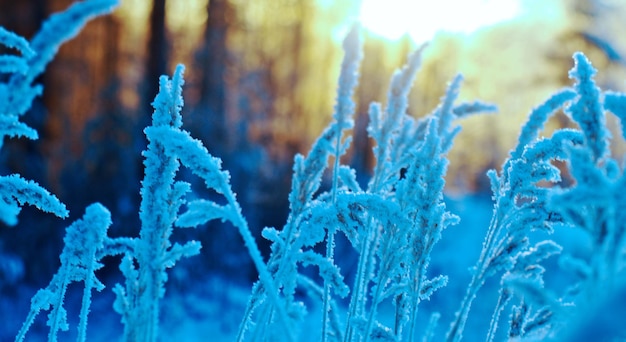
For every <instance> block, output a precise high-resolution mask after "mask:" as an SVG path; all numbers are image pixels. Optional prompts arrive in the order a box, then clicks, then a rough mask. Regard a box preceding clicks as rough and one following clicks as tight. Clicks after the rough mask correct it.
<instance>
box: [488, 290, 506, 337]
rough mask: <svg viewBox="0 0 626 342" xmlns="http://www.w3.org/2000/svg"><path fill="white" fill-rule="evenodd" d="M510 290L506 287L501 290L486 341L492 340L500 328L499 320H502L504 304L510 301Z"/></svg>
mask: <svg viewBox="0 0 626 342" xmlns="http://www.w3.org/2000/svg"><path fill="white" fill-rule="evenodd" d="M507 293H508V290H507V289H506V288H502V290H501V291H500V295H499V296H498V302H497V303H496V308H495V309H494V311H493V317H492V318H491V323H489V331H488V332H487V338H486V339H485V341H487V342H492V341H493V339H494V338H495V337H496V331H497V330H498V322H499V321H500V315H502V311H503V310H504V306H505V305H506V304H507V303H508V302H509V296H508V295H507Z"/></svg>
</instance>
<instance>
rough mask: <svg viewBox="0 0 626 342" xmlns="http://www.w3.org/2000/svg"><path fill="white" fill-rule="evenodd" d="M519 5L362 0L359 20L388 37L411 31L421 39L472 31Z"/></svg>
mask: <svg viewBox="0 0 626 342" xmlns="http://www.w3.org/2000/svg"><path fill="white" fill-rule="evenodd" d="M520 7H521V5H520V0H363V2H362V5H361V13H360V16H359V20H360V22H361V24H362V25H363V26H365V28H367V29H368V30H370V31H372V32H373V33H375V34H378V35H381V36H383V37H385V38H388V39H397V38H399V37H400V36H402V35H403V34H405V33H408V34H409V35H410V36H411V38H413V40H414V41H415V42H417V43H422V42H425V41H428V40H430V39H431V38H432V37H433V36H434V35H435V33H436V32H437V31H441V30H443V31H452V32H461V33H470V32H472V31H475V30H476V29H478V28H480V27H483V26H488V25H492V24H495V23H498V22H501V21H504V20H508V19H511V18H513V17H515V16H516V15H518V14H519V13H520V11H521V8H520Z"/></svg>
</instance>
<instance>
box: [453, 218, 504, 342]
mask: <svg viewBox="0 0 626 342" xmlns="http://www.w3.org/2000/svg"><path fill="white" fill-rule="evenodd" d="M497 208H498V206H496V209H497ZM498 216H499V213H498V212H496V213H494V216H493V217H492V219H491V223H490V224H489V230H488V233H487V237H486V238H485V242H484V245H483V250H482V252H481V253H480V258H479V259H478V263H477V265H476V267H475V271H474V274H473V275H472V280H471V281H470V284H469V286H468V287H467V292H466V293H465V297H464V298H463V301H462V302H461V309H460V310H459V311H458V312H457V314H456V316H455V319H454V321H453V323H452V325H451V326H450V331H448V335H447V336H446V341H449V342H451V341H454V342H456V341H460V340H461V339H462V338H463V330H464V329H465V323H466V321H467V317H468V316H469V311H470V309H471V307H472V303H473V301H474V299H475V298H476V293H478V290H479V289H480V288H481V287H482V286H483V284H484V283H485V274H486V269H487V268H488V267H489V265H488V260H489V259H488V258H489V255H490V254H491V250H492V246H493V244H494V240H495V237H496V236H497V235H498V233H499V224H498V222H499V220H498Z"/></svg>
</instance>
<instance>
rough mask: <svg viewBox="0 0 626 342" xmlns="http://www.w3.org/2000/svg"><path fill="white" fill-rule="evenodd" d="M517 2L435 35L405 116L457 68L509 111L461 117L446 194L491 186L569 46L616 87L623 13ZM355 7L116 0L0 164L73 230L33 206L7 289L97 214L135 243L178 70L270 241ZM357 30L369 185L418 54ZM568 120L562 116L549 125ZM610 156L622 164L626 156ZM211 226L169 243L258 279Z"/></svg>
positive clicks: (358, 162) (54, 75)
mask: <svg viewBox="0 0 626 342" xmlns="http://www.w3.org/2000/svg"><path fill="white" fill-rule="evenodd" d="M71 3H72V1H71V0H20V1H15V0H0V25H2V26H4V27H5V28H7V29H9V30H11V31H14V32H16V33H18V34H20V35H23V36H25V37H26V38H30V37H31V36H32V35H33V34H34V32H36V30H37V29H38V28H39V26H40V25H41V23H42V22H43V21H44V20H45V18H47V17H48V15H49V14H50V13H53V12H56V11H60V10H63V9H65V8H66V7H67V6H69V5H70V4H71ZM522 3H523V4H524V11H522V12H521V13H520V14H519V15H518V16H517V17H515V18H513V19H511V20H508V21H506V22H502V23H499V24H497V25H493V26H489V27H483V28H481V29H479V30H477V31H475V32H474V33H472V34H455V33H447V32H440V33H438V34H437V35H435V36H434V37H433V39H432V40H431V42H430V46H429V47H428V49H427V50H426V52H425V61H424V65H423V67H422V70H421V71H420V72H419V74H418V78H417V81H416V83H415V86H414V89H413V92H412V95H411V103H410V108H409V112H410V113H411V114H412V115H415V116H421V115H424V114H426V113H428V112H430V111H432V110H433V109H434V108H435V106H436V105H437V104H438V102H439V98H440V97H441V96H442V95H443V92H444V89H445V87H446V85H447V83H448V81H450V80H451V79H452V77H453V76H454V75H455V74H456V73H462V74H463V75H464V77H465V82H464V85H463V88H462V92H461V99H463V100H473V99H480V100H484V101H487V102H491V103H495V104H497V105H498V106H499V108H500V111H499V113H498V114H496V115H489V116H483V117H476V118H470V119H467V120H465V121H464V122H463V126H464V129H463V132H462V133H461V135H460V136H459V138H458V141H457V144H456V146H455V147H454V149H453V151H452V153H451V164H450V170H449V172H448V180H447V182H448V183H447V184H448V191H449V193H450V194H466V193H472V192H487V191H488V181H487V180H486V177H485V176H484V174H485V171H486V170H487V169H489V168H494V167H495V168H497V167H499V165H500V164H501V163H502V161H503V160H504V159H505V157H506V155H507V153H508V150H509V149H510V148H511V147H513V146H514V143H515V140H516V138H517V134H518V130H519V127H520V124H521V123H522V122H523V121H524V120H525V118H526V115H527V113H528V112H529V111H530V109H531V108H532V107H533V106H534V105H537V104H538V103H540V102H541V101H543V100H544V99H545V98H547V96H548V95H549V94H551V93H552V92H554V91H555V90H556V89H558V88H560V87H562V86H566V85H569V84H571V82H570V81H569V79H568V77H567V71H568V70H569V69H570V68H571V66H572V64H573V62H572V59H571V56H572V53H573V52H575V51H579V50H580V51H584V52H585V54H587V56H588V57H589V58H590V59H591V61H592V62H593V63H594V66H595V67H597V68H598V69H599V74H598V77H597V80H598V83H599V84H600V85H601V86H602V87H603V88H604V89H614V90H624V80H626V72H625V68H624V59H623V54H624V53H626V40H624V39H620V37H624V34H625V33H626V25H625V24H624V18H626V16H625V15H626V9H625V6H624V3H623V2H622V1H599V0H598V1H595V0H542V1H528V0H527V1H523V2H522ZM359 8H360V1H358V0H344V1H332V0H316V1H314V0H262V1H248V0H210V1H209V0H184V1H181V0H169V1H166V0H154V1H148V0H122V1H121V6H120V7H119V8H118V9H117V10H116V11H115V12H114V13H113V14H112V15H109V16H105V17H102V18H98V19H96V20H94V21H93V22H91V23H89V24H88V25H87V27H86V28H85V29H84V30H83V31H82V32H81V33H80V34H79V35H78V37H76V38H75V39H73V40H71V41H69V42H68V43H66V44H65V45H63V47H62V48H61V50H60V52H59V54H58V56H57V57H56V58H55V60H54V61H53V62H52V63H51V65H50V66H49V67H48V69H47V72H46V73H45V75H44V76H43V77H42V78H41V80H40V82H41V83H43V84H44V86H45V90H44V94H43V97H41V98H40V99H38V100H37V103H35V105H34V106H33V108H32V110H31V112H30V113H29V114H27V115H26V116H25V121H27V123H28V124H29V125H30V126H32V127H34V128H36V129H38V131H39V133H40V139H39V140H37V141H29V140H25V139H19V140H18V139H12V140H9V141H7V142H6V145H5V147H4V148H3V149H2V152H1V154H0V158H1V159H0V161H1V162H0V172H2V173H3V174H9V173H20V174H22V175H23V176H24V177H25V178H26V179H32V180H35V181H37V182H39V183H40V184H41V185H43V186H44V187H46V188H47V189H49V190H50V191H51V192H53V193H54V194H56V195H57V196H58V197H59V198H60V199H61V201H63V202H64V203H66V205H67V206H68V208H69V209H70V212H71V218H70V220H67V221H62V220H60V219H56V218H53V217H51V215H43V214H40V213H38V212H37V211H36V210H31V209H27V210H26V211H25V212H24V213H23V214H22V215H21V216H20V224H19V226H18V227H17V228H14V229H8V228H6V227H3V228H2V229H0V254H2V255H3V257H4V259H3V260H5V261H3V262H7V261H6V260H16V262H17V263H20V264H28V265H29V267H21V268H19V265H18V266H15V267H17V270H18V271H15V272H13V273H12V275H11V277H14V278H15V279H13V280H14V281H15V282H17V281H18V280H19V281H27V282H34V283H37V284H40V283H42V282H43V283H47V281H48V280H49V279H50V276H51V275H52V274H53V272H54V271H55V270H56V267H57V263H58V255H59V253H60V251H61V245H60V244H61V241H62V236H63V234H64V229H63V227H65V226H67V225H68V222H71V220H74V219H76V218H78V217H80V216H81V215H82V213H83V212H84V208H85V207H86V206H87V205H88V204H90V203H93V202H101V203H103V204H104V205H105V206H107V207H108V208H109V209H110V210H111V212H112V214H113V222H114V223H113V227H112V228H111V229H110V234H111V235H114V236H115V235H125V236H134V235H135V234H137V232H138V230H139V220H138V208H139V200H140V197H139V188H140V181H141V179H142V177H143V165H142V162H143V158H142V157H141V151H142V150H143V149H144V148H145V145H146V139H145V136H144V135H143V132H142V130H143V128H144V127H145V126H146V125H147V124H148V123H149V120H150V114H151V112H152V108H151V106H150V103H151V102H152V100H153V98H154V96H155V94H156V93H157V90H158V77H159V76H160V75H162V74H171V72H172V70H173V69H174V66H175V65H176V64H178V63H184V64H186V66H187V69H186V75H185V78H186V86H185V88H184V97H185V109H184V112H183V116H184V125H185V126H186V128H187V129H188V130H190V131H191V132H192V134H193V136H194V137H196V138H198V139H201V140H202V141H203V142H204V143H205V145H206V146H207V147H208V148H209V150H210V152H211V153H213V154H214V155H216V156H219V157H221V158H222V159H223V161H224V167H225V169H227V170H229V171H230V173H231V177H232V183H233V187H234V189H235V192H236V193H237V194H238V199H239V201H240V203H241V205H242V207H243V211H244V214H245V216H246V217H247V218H248V220H249V222H250V226H251V227H252V229H253V230H254V232H255V234H257V235H256V236H257V237H258V238H259V243H260V244H263V242H262V241H260V240H261V239H260V237H259V235H260V234H259V232H260V230H261V229H262V228H263V227H265V226H275V227H279V228H280V227H282V225H283V224H284V221H285V217H286V215H287V211H288V202H287V195H288V193H289V190H290V189H289V187H290V181H291V180H290V177H291V167H292V161H293V156H294V154H295V153H296V152H301V153H306V152H307V151H308V148H309V147H310V145H311V143H312V142H313V141H314V139H315V138H316V137H317V135H318V134H319V133H320V132H321V131H322V129H323V128H324V126H325V125H326V124H327V123H328V122H329V121H330V118H331V115H332V111H333V103H334V96H335V89H336V82H337V78H338V75H339V65H340V62H341V58H342V51H341V41H342V39H343V36H344V34H345V33H346V32H347V30H348V28H349V26H350V25H351V24H352V22H354V20H356V19H357V17H358V13H359ZM424 8H425V9H427V6H424ZM364 35H365V59H364V62H363V65H362V68H361V83H360V87H359V88H358V90H357V93H356V96H355V101H356V103H357V119H356V122H357V123H356V129H355V132H354V142H353V149H352V152H351V154H350V155H349V160H346V161H345V162H346V163H350V164H351V165H352V166H353V167H355V168H356V169H357V170H358V171H359V172H360V174H361V175H362V176H363V177H364V178H363V179H362V180H363V181H364V182H365V181H367V178H366V177H367V174H368V172H369V166H370V165H371V164H372V163H373V160H372V154H371V147H372V146H371V143H370V141H369V139H368V137H367V134H366V131H365V127H366V125H367V108H368V106H369V103H370V102H371V101H385V99H386V91H387V86H388V84H389V79H390V76H391V74H392V72H393V70H394V69H395V68H397V67H400V66H401V65H402V64H403V63H404V61H405V57H406V56H407V54H408V53H409V52H411V51H413V50H414V49H416V47H417V46H418V43H416V42H414V41H413V40H412V39H411V38H410V37H409V36H408V35H405V36H403V37H401V38H399V39H396V40H389V39H386V38H384V37H381V36H378V35H377V34H375V33H372V32H370V31H368V29H367V27H365V28H364ZM565 122H567V121H566V120H565V118H564V117H562V116H561V117H558V116H557V118H556V119H555V120H553V121H551V125H552V128H555V127H558V126H561V125H564V124H565ZM614 127H615V129H618V127H617V125H614ZM616 134H618V133H616ZM614 148H615V151H616V153H619V154H623V152H624V148H623V147H621V146H614ZM190 179H192V178H190ZM199 185H200V186H198V187H197V189H202V185H201V184H199ZM207 229H210V234H206V231H195V232H183V233H180V232H179V233H177V234H188V236H186V237H185V238H188V237H192V238H195V239H200V240H202V243H203V255H204V256H206V258H205V260H207V262H206V263H205V266H206V267H205V269H203V270H198V272H200V271H202V272H203V273H206V271H207V270H206V268H209V271H215V272H221V273H224V275H225V276H229V277H233V278H237V277H239V278H241V279H242V280H245V281H249V280H250V279H252V278H254V277H255V276H254V274H252V272H253V271H252V270H251V271H250V274H246V273H245V272H242V271H241V270H242V269H243V268H242V265H249V263H250V261H249V260H248V259H249V258H248V255H247V254H246V252H245V251H244V249H243V244H242V243H241V242H240V238H239V236H238V235H237V232H236V231H235V230H234V229H228V228H222V227H219V224H216V227H208V228H207ZM262 247H263V248H266V249H267V246H262ZM33 251H37V253H33ZM265 252H267V250H265ZM11 258H13V259H11ZM36 260H38V261H36ZM42 260H46V262H41V261H42ZM31 265H32V266H31ZM20 269H21V271H19V270H20ZM113 269H115V267H114V268H113ZM249 269H251V268H249ZM0 274H4V275H3V277H4V278H5V279H4V280H5V281H0V288H1V287H2V285H1V284H5V285H6V284H9V283H11V282H12V281H8V280H10V279H8V277H9V275H7V274H9V273H6V272H5V273H3V272H0ZM42 278H43V280H40V279H42ZM40 286H41V285H40Z"/></svg>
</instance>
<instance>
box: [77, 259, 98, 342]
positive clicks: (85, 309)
mask: <svg viewBox="0 0 626 342" xmlns="http://www.w3.org/2000/svg"><path fill="white" fill-rule="evenodd" d="M93 272H94V270H93V263H91V264H90V265H89V269H88V270H87V278H86V279H85V288H84V290H83V302H82V306H81V308H80V322H79V323H78V337H77V338H76V341H77V342H85V341H86V340H87V315H88V314H89V306H90V305H91V290H92V289H93V278H94V273H93Z"/></svg>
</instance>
